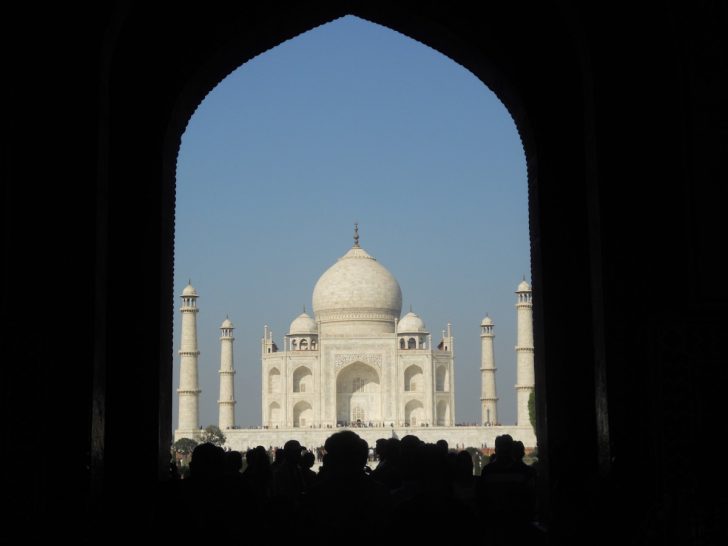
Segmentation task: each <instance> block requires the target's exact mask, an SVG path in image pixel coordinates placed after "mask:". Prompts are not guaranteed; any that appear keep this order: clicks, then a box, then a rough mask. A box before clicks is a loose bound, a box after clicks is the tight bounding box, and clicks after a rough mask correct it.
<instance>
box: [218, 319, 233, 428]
mask: <svg viewBox="0 0 728 546" xmlns="http://www.w3.org/2000/svg"><path fill="white" fill-rule="evenodd" d="M234 329H235V327H234V326H233V323H232V322H230V319H229V318H226V319H225V320H224V321H223V323H222V326H220V400H218V401H217V405H218V407H219V410H220V412H219V417H218V426H219V427H220V430H225V429H227V428H235V386H234V381H233V380H234V378H235V369H234V367H233V341H235V338H234V337H233V330H234Z"/></svg>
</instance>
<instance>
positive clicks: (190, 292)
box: [182, 284, 197, 296]
mask: <svg viewBox="0 0 728 546" xmlns="http://www.w3.org/2000/svg"><path fill="white" fill-rule="evenodd" d="M182 295H183V296H196V295H197V290H195V287H194V286H192V285H191V284H188V285H187V286H185V289H184V290H182Z"/></svg>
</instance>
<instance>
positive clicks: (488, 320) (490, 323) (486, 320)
mask: <svg viewBox="0 0 728 546" xmlns="http://www.w3.org/2000/svg"><path fill="white" fill-rule="evenodd" d="M480 325H481V326H493V319H492V318H490V317H485V318H484V319H483V321H482V322H481V323H480Z"/></svg>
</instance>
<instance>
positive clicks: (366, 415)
mask: <svg viewBox="0 0 728 546" xmlns="http://www.w3.org/2000/svg"><path fill="white" fill-rule="evenodd" d="M380 420H381V397H380V382H379V373H378V372H377V370H376V369H374V367H372V366H370V365H369V364H364V363H363V362H354V363H352V364H349V365H348V366H346V367H345V368H343V369H342V370H341V371H340V372H339V374H338V375H337V377H336V422H337V424H338V425H361V424H364V423H369V422H372V423H378V422H379V421H380Z"/></svg>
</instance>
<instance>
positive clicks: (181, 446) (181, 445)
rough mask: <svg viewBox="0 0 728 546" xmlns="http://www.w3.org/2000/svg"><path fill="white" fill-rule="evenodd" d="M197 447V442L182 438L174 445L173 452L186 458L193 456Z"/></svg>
mask: <svg viewBox="0 0 728 546" xmlns="http://www.w3.org/2000/svg"><path fill="white" fill-rule="evenodd" d="M196 447H197V442H195V441H194V440H193V439H192V438H180V439H179V440H177V441H176V442H175V443H173V444H172V451H173V452H175V453H179V454H180V455H183V456H185V457H187V456H189V455H192V450H194V449H195V448H196Z"/></svg>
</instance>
